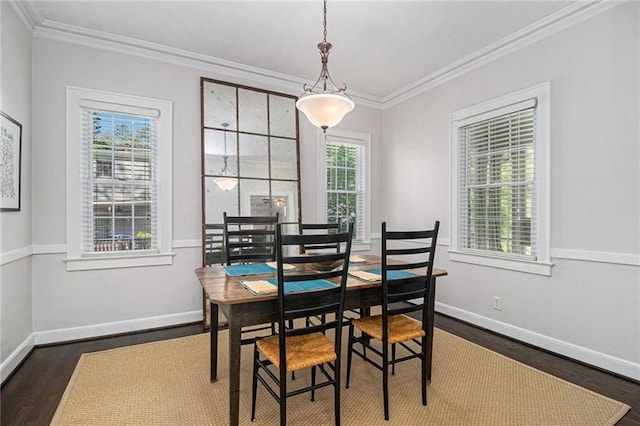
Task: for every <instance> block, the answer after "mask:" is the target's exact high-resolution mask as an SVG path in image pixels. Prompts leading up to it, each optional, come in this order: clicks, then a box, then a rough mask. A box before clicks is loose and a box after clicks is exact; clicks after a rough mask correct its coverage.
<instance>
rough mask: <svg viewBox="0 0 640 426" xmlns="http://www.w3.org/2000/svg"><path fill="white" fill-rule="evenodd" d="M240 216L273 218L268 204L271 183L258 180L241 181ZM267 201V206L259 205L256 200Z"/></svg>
mask: <svg viewBox="0 0 640 426" xmlns="http://www.w3.org/2000/svg"><path fill="white" fill-rule="evenodd" d="M239 186H240V214H241V215H242V216H271V214H272V213H271V208H270V205H269V204H268V199H269V181H268V180H256V179H240V185H239ZM257 198H259V199H260V200H263V199H267V202H265V203H263V204H264V205H266V208H265V206H264V205H262V204H261V205H259V206H258V205H257V203H256V201H255V200H256V199H257Z"/></svg>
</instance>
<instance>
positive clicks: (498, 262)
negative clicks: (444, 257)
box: [449, 250, 553, 277]
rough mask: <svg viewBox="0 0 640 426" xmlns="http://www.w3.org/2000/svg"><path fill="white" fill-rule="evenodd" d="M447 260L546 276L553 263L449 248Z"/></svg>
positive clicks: (549, 274)
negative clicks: (504, 257)
mask: <svg viewBox="0 0 640 426" xmlns="http://www.w3.org/2000/svg"><path fill="white" fill-rule="evenodd" d="M449 260H450V261H452V262H463V263H471V264H474V265H480V266H489V267H491V268H499V269H507V270H511V271H518V272H526V273H529V274H535V275H544V276H547V277H550V276H551V267H552V266H553V263H548V262H533V261H532V262H528V261H525V260H514V259H501V258H496V257H490V256H480V255H476V254H469V253H463V252H459V251H456V250H449Z"/></svg>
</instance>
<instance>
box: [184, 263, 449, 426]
mask: <svg viewBox="0 0 640 426" xmlns="http://www.w3.org/2000/svg"><path fill="white" fill-rule="evenodd" d="M358 258H359V261H358V262H354V263H351V264H350V265H349V270H350V271H353V270H369V269H373V268H380V267H381V259H380V257H379V256H375V255H362V256H358ZM195 274H196V277H197V278H198V280H199V281H200V284H201V285H202V288H203V290H204V293H205V294H206V297H207V300H208V301H209V304H210V326H209V330H210V346H211V355H210V364H211V366H210V379H211V381H212V382H214V381H216V380H217V378H218V333H219V331H220V328H221V326H223V325H224V324H221V322H220V320H219V313H220V312H221V313H222V314H223V315H224V317H225V318H226V320H227V324H226V325H227V327H228V333H229V348H228V350H229V366H228V370H227V372H228V374H229V424H231V425H237V424H238V421H239V412H240V354H241V350H240V349H241V333H242V327H247V326H251V325H258V324H268V323H271V322H274V321H277V320H278V306H277V294H275V293H271V294H260V295H255V294H253V293H251V292H250V291H249V290H248V289H247V288H245V287H244V286H242V285H241V284H240V281H242V280H249V279H250V280H264V279H268V278H273V277H275V275H276V270H275V269H274V270H273V273H266V274H258V275H250V276H247V275H245V276H242V275H239V276H230V275H228V274H227V273H226V271H225V267H224V266H222V265H212V266H206V267H201V268H197V269H196V270H195ZM445 275H447V271H445V270H442V269H436V268H434V269H433V273H432V278H431V284H430V286H429V292H428V295H429V296H428V297H429V300H428V301H427V342H428V344H427V377H428V378H429V379H431V360H432V350H433V323H434V304H435V292H436V278H439V277H443V276H445ZM380 286H381V281H380V280H378V281H364V280H362V279H359V278H356V277H353V276H351V275H349V278H348V280H347V292H346V294H345V310H347V309H363V310H364V312H367V311H368V310H369V309H370V308H371V307H373V306H378V305H380V304H381V303H382V302H381V297H382V296H381V289H380Z"/></svg>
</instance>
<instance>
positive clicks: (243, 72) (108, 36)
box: [33, 19, 382, 109]
mask: <svg viewBox="0 0 640 426" xmlns="http://www.w3.org/2000/svg"><path fill="white" fill-rule="evenodd" d="M33 36H34V37H40V38H46V39H51V40H58V41H63V42H67V43H73V44H78V45H82V46H88V47H92V48H97V49H102V50H108V51H113V52H118V53H125V54H129V55H134V56H140V57H144V58H149V59H154V60H158V61H162V62H168V63H172V64H175V65H182V66H187V67H190V68H196V69H201V70H204V71H208V72H214V73H216V74H221V75H225V76H229V77H231V78H236V79H238V78H239V79H248V80H251V81H255V82H258V83H263V84H266V85H268V86H276V87H278V88H279V89H280V90H282V91H285V92H288V93H292V94H296V93H302V86H303V84H304V83H308V82H307V81H306V80H303V79H301V78H299V77H295V76H292V75H288V74H283V73H278V72H275V71H270V70H266V69H263V68H258V67H252V66H249V65H244V64H241V63H238V62H232V61H228V60H225V59H221V58H216V57H213V56H208V55H203V54H200V53H195V52H191V51H188V50H184V49H178V48H174V47H169V46H165V45H162V44H159V43H153V42H148V41H144V40H139V39H136V38H131V37H125V36H120V35H116V34H112V33H107V32H103V31H97V30H92V29H88V28H83V27H78V26H75V25H69V24H64V23H60V22H56V21H51V20H48V19H45V20H42V21H41V22H40V23H39V24H38V25H36V26H35V29H34V31H33ZM349 95H350V97H351V98H352V99H353V100H354V101H355V102H356V103H357V104H358V105H362V106H367V107H372V108H377V109H380V108H382V99H381V98H379V97H376V96H372V95H368V94H365V93H359V92H353V91H350V92H349Z"/></svg>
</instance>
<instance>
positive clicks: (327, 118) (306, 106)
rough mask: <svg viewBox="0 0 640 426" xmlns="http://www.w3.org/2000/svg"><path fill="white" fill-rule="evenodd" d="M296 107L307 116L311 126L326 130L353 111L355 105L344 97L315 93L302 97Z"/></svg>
mask: <svg viewBox="0 0 640 426" xmlns="http://www.w3.org/2000/svg"><path fill="white" fill-rule="evenodd" d="M296 107H297V108H298V109H299V110H300V111H302V112H303V113H304V115H306V116H307V118H308V119H309V121H310V122H311V124H313V125H314V126H316V127H320V128H321V129H323V130H327V129H328V128H330V127H334V126H335V125H337V124H338V123H340V122H341V121H342V119H343V118H344V116H345V115H347V114H348V113H350V112H351V111H353V108H354V107H355V104H354V103H353V101H352V100H351V99H349V98H348V97H347V96H346V95H339V94H330V93H316V94H309V95H303V96H302V97H301V98H300V99H298V102H296Z"/></svg>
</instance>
